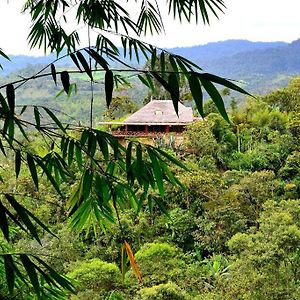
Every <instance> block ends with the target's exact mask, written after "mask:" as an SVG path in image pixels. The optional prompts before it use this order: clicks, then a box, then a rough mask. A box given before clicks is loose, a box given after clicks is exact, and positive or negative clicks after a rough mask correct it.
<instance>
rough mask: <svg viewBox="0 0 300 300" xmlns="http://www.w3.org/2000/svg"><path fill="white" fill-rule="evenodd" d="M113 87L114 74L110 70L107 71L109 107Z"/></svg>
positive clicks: (106, 92) (106, 88)
mask: <svg viewBox="0 0 300 300" xmlns="http://www.w3.org/2000/svg"><path fill="white" fill-rule="evenodd" d="M113 89H114V75H113V72H112V71H111V70H108V71H106V73H105V96H106V106H107V108H109V106H110V103H111V100H112V93H113Z"/></svg>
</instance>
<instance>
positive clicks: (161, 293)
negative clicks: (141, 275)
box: [135, 282, 187, 300]
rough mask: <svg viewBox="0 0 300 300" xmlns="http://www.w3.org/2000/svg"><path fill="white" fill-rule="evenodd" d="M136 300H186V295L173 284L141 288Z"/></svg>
mask: <svg viewBox="0 0 300 300" xmlns="http://www.w3.org/2000/svg"><path fill="white" fill-rule="evenodd" d="M135 299H136V300H186V299H187V295H186V293H185V292H184V291H183V290H182V289H180V288H179V287H178V285H176V284H175V283H173V282H168V283H165V284H159V285H155V286H152V287H149V288H143V289H141V290H140V291H139V293H138V295H137V297H136V298H135Z"/></svg>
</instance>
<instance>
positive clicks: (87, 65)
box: [76, 52, 93, 80]
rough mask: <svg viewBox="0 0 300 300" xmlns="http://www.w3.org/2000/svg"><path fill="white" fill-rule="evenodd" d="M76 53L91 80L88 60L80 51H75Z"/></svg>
mask: <svg viewBox="0 0 300 300" xmlns="http://www.w3.org/2000/svg"><path fill="white" fill-rule="evenodd" d="M76 54H77V58H78V59H79V61H80V63H81V65H82V67H83V69H84V71H85V72H86V74H87V75H88V76H89V77H90V78H91V80H93V75H92V70H91V69H90V67H89V64H88V62H87V61H86V59H85V58H84V56H83V55H82V53H81V52H77V53H76Z"/></svg>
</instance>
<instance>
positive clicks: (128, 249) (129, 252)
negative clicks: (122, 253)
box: [124, 241, 142, 283]
mask: <svg viewBox="0 0 300 300" xmlns="http://www.w3.org/2000/svg"><path fill="white" fill-rule="evenodd" d="M124 247H125V250H126V252H127V255H128V258H129V261H130V264H131V266H132V268H133V271H134V273H135V275H136V277H137V279H138V281H139V283H141V282H142V274H141V272H140V270H139V267H138V265H137V263H136V260H135V258H134V255H133V252H132V250H131V247H130V245H129V244H128V243H127V242H126V241H124Z"/></svg>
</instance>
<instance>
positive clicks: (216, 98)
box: [200, 77, 230, 123]
mask: <svg viewBox="0 0 300 300" xmlns="http://www.w3.org/2000/svg"><path fill="white" fill-rule="evenodd" d="M200 81H201V83H202V85H203V87H204V88H205V90H206V91H207V93H208V94H209V95H210V97H211V99H212V100H213V102H214V103H215V104H216V106H217V108H218V110H219V112H220V114H221V116H222V117H223V118H224V119H225V120H226V121H227V122H228V123H230V120H229V118H228V115H227V112H226V109H225V105H224V101H223V99H222V96H221V95H220V93H219V92H218V90H217V89H216V87H215V86H214V85H213V84H212V83H211V82H210V81H208V80H206V79H204V78H202V77H200Z"/></svg>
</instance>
